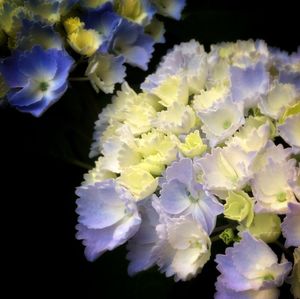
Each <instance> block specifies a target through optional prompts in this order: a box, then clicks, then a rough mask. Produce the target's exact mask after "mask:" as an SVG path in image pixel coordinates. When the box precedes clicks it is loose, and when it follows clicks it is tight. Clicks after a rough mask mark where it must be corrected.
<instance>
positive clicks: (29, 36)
mask: <svg viewBox="0 0 300 299" xmlns="http://www.w3.org/2000/svg"><path fill="white" fill-rule="evenodd" d="M36 45H40V46H42V47H43V48H44V49H51V48H55V49H59V50H62V49H63V41H62V38H61V37H60V35H59V34H58V33H57V32H56V31H55V30H54V29H53V26H51V25H47V24H45V23H42V22H39V21H31V20H26V19H24V20H23V22H22V27H21V29H20V31H19V33H18V34H17V38H16V48H17V49H18V50H23V51H24V50H30V49H32V48H33V47H34V46H36Z"/></svg>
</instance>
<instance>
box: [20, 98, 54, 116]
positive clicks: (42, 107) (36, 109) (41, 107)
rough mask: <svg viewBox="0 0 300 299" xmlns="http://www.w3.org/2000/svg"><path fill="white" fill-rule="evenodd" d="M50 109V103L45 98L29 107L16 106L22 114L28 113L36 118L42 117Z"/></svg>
mask: <svg viewBox="0 0 300 299" xmlns="http://www.w3.org/2000/svg"><path fill="white" fill-rule="evenodd" d="M48 107H49V102H48V101H47V100H46V99H45V97H43V98H42V99H41V100H40V101H38V102H36V103H33V104H31V105H28V106H16V108H17V109H18V110H19V111H21V112H28V113H30V114H32V115H33V116H35V117H40V116H41V115H42V114H43V113H44V112H45V111H46V110H47V109H48Z"/></svg>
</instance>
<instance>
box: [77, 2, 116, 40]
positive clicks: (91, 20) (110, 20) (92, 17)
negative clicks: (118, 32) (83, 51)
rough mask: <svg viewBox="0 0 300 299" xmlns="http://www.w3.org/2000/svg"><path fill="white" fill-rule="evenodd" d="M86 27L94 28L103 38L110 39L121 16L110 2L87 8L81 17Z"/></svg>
mask: <svg viewBox="0 0 300 299" xmlns="http://www.w3.org/2000/svg"><path fill="white" fill-rule="evenodd" d="M82 19H83V21H84V23H85V28H86V29H94V30H96V31H98V32H99V33H100V34H101V35H102V36H103V40H110V39H111V38H112V35H113V33H114V30H115V29H116V27H117V26H118V24H119V23H120V21H121V17H120V16H118V15H117V14H116V13H115V12H114V11H113V7H112V4H111V3H110V2H107V3H105V4H103V5H102V6H101V7H99V8H96V9H91V10H88V11H87V12H85V13H84V15H83V17H82Z"/></svg>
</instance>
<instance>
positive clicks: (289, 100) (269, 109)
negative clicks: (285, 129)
mask: <svg viewBox="0 0 300 299" xmlns="http://www.w3.org/2000/svg"><path fill="white" fill-rule="evenodd" d="M296 96H297V94H296V90H295V87H294V86H293V85H292V84H281V83H278V82H276V83H275V84H274V85H273V86H272V87H271V89H270V91H269V93H268V94H267V95H266V96H264V97H262V98H261V99H260V102H259V103H258V107H259V109H260V110H261V112H262V113H263V114H265V115H267V116H270V117H272V118H274V119H277V120H278V119H279V118H280V116H281V115H282V114H283V112H284V110H285V108H287V107H288V106H289V105H292V104H294V103H295V101H296Z"/></svg>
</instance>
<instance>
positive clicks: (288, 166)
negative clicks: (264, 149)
mask: <svg viewBox="0 0 300 299" xmlns="http://www.w3.org/2000/svg"><path fill="white" fill-rule="evenodd" d="M295 163H296V161H295V160H288V161H285V162H281V163H278V162H274V161H272V160H269V162H268V164H267V165H266V166H265V167H264V168H263V169H262V170H261V171H259V172H257V173H255V174H254V177H253V180H252V182H251V186H252V192H253V195H254V198H255V200H256V205H255V210H256V212H275V213H277V214H284V213H286V212H287V211H288V203H289V202H294V201H296V199H295V195H294V192H293V190H292V187H291V184H290V182H292V181H295V180H296V168H295Z"/></svg>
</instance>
